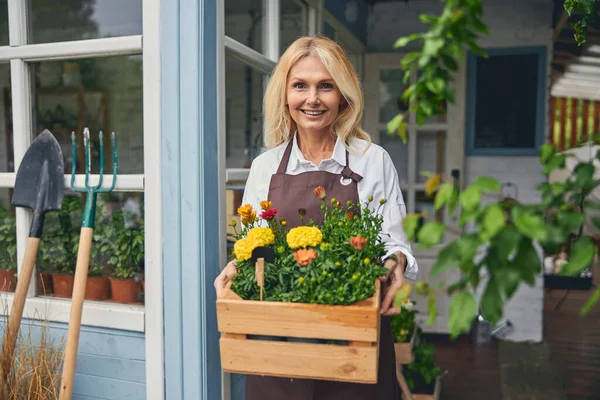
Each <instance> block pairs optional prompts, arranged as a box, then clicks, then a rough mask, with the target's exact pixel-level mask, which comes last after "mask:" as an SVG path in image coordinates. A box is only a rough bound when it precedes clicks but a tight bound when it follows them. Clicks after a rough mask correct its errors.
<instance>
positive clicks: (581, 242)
mask: <svg viewBox="0 0 600 400" xmlns="http://www.w3.org/2000/svg"><path fill="white" fill-rule="evenodd" d="M595 255H596V245H595V244H594V242H593V241H592V239H590V238H589V237H587V236H581V237H579V238H577V239H576V240H575V241H574V242H573V245H572V246H571V255H570V257H569V261H567V263H566V264H565V265H564V266H563V269H562V271H563V273H564V274H565V275H570V276H578V275H579V274H580V273H581V271H583V270H584V269H585V268H587V267H588V266H589V265H590V264H591V263H592V260H593V259H594V256H595Z"/></svg>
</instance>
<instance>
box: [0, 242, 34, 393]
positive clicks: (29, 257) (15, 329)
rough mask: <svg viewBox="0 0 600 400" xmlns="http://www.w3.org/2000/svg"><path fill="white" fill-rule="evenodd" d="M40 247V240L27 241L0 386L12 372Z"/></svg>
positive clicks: (9, 320) (7, 337)
mask: <svg viewBox="0 0 600 400" xmlns="http://www.w3.org/2000/svg"><path fill="white" fill-rule="evenodd" d="M39 246H40V238H38V237H30V238H29V239H27V247H26V248H25V258H24V259H23V264H21V272H20V273H19V280H18V281H17V288H16V290H15V296H14V297H13V303H12V307H11V310H10V317H9V319H8V325H7V327H6V334H5V335H4V342H3V344H2V357H1V358H0V360H2V364H3V365H2V374H1V376H0V386H2V384H3V382H4V381H5V380H6V377H7V376H8V374H9V372H10V366H11V365H12V361H13V357H14V355H15V344H16V342H17V336H18V335H19V328H20V327H21V317H22V316H23V309H24V308H25V301H26V300H27V291H29V282H31V276H32V275H33V269H34V266H35V259H36V256H37V252H38V248H39Z"/></svg>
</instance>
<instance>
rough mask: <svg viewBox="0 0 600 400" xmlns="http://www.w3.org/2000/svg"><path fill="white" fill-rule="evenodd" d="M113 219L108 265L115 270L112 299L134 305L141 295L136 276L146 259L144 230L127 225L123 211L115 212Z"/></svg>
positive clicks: (111, 284) (111, 278) (111, 279)
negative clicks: (144, 258) (111, 244)
mask: <svg viewBox="0 0 600 400" xmlns="http://www.w3.org/2000/svg"><path fill="white" fill-rule="evenodd" d="M111 219H112V222H111V225H112V229H113V231H112V237H113V246H112V248H111V252H112V253H111V255H110V258H109V260H108V264H109V265H110V266H111V267H112V268H113V272H112V275H111V277H110V287H111V291H112V298H113V300H114V301H116V302H117V303H134V302H136V301H138V294H139V290H138V285H137V282H136V280H135V276H136V273H137V271H138V270H139V268H140V265H141V264H142V262H143V257H144V230H143V228H140V227H139V226H135V225H134V226H132V225H129V226H127V225H125V221H124V213H123V211H122V210H118V211H115V212H113V214H112V218H111Z"/></svg>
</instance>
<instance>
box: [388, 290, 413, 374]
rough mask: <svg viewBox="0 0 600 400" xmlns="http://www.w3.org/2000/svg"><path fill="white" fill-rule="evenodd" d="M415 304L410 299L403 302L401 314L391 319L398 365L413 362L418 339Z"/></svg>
mask: <svg viewBox="0 0 600 400" xmlns="http://www.w3.org/2000/svg"><path fill="white" fill-rule="evenodd" d="M414 306H415V303H413V302H412V301H411V300H410V299H409V298H406V299H404V300H403V301H402V304H401V305H400V310H401V312H400V314H398V315H394V316H392V317H391V322H392V332H393V334H394V342H395V344H394V347H395V350H396V363H398V364H409V363H411V362H412V361H413V347H414V345H415V342H416V338H417V324H416V322H415V316H416V314H417V310H415V309H414Z"/></svg>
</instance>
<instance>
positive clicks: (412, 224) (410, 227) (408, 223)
mask: <svg viewBox="0 0 600 400" xmlns="http://www.w3.org/2000/svg"><path fill="white" fill-rule="evenodd" d="M420 219H421V217H420V216H419V215H418V214H408V215H407V216H406V217H405V218H404V221H403V223H402V225H403V228H404V232H405V233H406V238H407V239H408V240H414V239H415V232H416V230H417V227H418V226H419V220H420Z"/></svg>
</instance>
